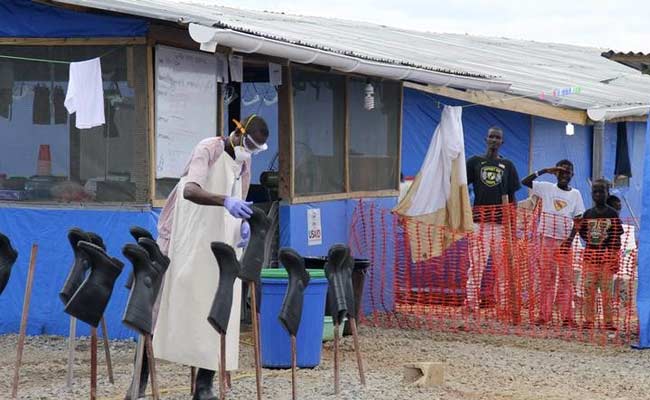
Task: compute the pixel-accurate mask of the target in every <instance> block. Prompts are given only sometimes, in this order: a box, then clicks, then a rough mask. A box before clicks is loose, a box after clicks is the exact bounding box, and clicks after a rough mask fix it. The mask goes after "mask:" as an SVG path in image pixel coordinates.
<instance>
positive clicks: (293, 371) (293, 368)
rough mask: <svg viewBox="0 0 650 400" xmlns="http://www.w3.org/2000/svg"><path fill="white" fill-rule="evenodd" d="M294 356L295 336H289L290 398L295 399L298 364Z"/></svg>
mask: <svg viewBox="0 0 650 400" xmlns="http://www.w3.org/2000/svg"><path fill="white" fill-rule="evenodd" d="M297 358H298V357H297V356H296V337H295V336H291V400H296V399H297V398H298V397H297V393H296V367H297V364H298V360H297Z"/></svg>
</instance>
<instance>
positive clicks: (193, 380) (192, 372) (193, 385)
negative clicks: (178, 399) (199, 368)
mask: <svg viewBox="0 0 650 400" xmlns="http://www.w3.org/2000/svg"><path fill="white" fill-rule="evenodd" d="M190 380H191V382H190V394H194V391H195V390H196V367H191V368H190Z"/></svg>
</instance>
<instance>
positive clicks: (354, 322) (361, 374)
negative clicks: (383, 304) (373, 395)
mask: <svg viewBox="0 0 650 400" xmlns="http://www.w3.org/2000/svg"><path fill="white" fill-rule="evenodd" d="M348 321H349V322H350V330H352V338H353V339H354V352H355V353H356V354H357V366H358V367H359V380H361V385H362V386H366V375H365V373H364V371H363V359H362V358H361V347H360V346H359V335H358V334H357V319H356V318H353V317H350V316H348Z"/></svg>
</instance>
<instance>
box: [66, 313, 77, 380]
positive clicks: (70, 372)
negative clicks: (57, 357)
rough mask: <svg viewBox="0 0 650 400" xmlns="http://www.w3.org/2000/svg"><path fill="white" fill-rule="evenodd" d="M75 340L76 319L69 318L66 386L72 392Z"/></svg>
mask: <svg viewBox="0 0 650 400" xmlns="http://www.w3.org/2000/svg"><path fill="white" fill-rule="evenodd" d="M76 340H77V319H76V318H75V317H70V335H69V336H68V376H67V378H66V386H67V387H68V390H72V379H73V376H74V352H75V346H76Z"/></svg>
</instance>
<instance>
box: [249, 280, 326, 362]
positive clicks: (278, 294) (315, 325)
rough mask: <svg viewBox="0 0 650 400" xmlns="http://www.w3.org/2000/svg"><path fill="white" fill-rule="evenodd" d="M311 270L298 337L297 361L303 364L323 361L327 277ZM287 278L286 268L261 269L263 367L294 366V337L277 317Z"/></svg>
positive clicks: (285, 289)
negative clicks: (292, 345)
mask: <svg viewBox="0 0 650 400" xmlns="http://www.w3.org/2000/svg"><path fill="white" fill-rule="evenodd" d="M308 271H309V274H310V277H311V280H310V281H309V286H307V289H306V290H305V301H304V303H303V308H302V319H301V320H300V328H299V329H298V336H297V337H296V352H297V364H298V367H300V368H313V367H316V366H317V365H318V364H320V355H321V349H322V345H323V344H322V338H323V317H324V316H325V297H326V296H327V279H326V278H325V274H324V271H322V270H320V271H319V270H308ZM288 282H289V280H288V277H287V273H286V271H285V270H284V269H264V270H262V305H261V307H260V308H261V310H260V336H261V344H262V366H263V367H264V368H291V338H290V337H289V334H288V333H287V331H286V330H284V328H283V327H282V324H280V320H279V319H278V315H279V314H280V308H281V307H282V301H283V300H284V295H285V293H286V291H287V286H288Z"/></svg>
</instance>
